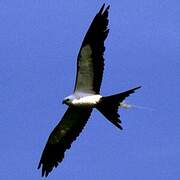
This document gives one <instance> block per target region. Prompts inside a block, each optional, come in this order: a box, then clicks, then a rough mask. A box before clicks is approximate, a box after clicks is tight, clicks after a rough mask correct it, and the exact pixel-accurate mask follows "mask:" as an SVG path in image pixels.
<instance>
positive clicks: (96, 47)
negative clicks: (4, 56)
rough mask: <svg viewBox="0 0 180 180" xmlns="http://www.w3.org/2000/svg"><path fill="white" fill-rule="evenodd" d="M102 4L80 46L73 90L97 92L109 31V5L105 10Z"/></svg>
mask: <svg viewBox="0 0 180 180" xmlns="http://www.w3.org/2000/svg"><path fill="white" fill-rule="evenodd" d="M104 6H105V4H104V5H103V6H102V7H101V9H100V11H99V12H98V13H97V14H96V16H95V17H94V20H93V21H92V23H91V25H90V27H89V30H88V31H87V33H86V35H85V37H84V40H83V43H82V46H81V48H80V51H79V54H78V58H77V74H76V83H75V88H74V92H77V91H78V92H86V93H92V94H99V91H100V86H101V81H102V76H103V69H104V58H103V54H104V51H105V47H104V41H105V39H106V37H107V35H108V32H109V29H107V26H108V10H109V6H108V7H107V8H106V9H105V10H104Z"/></svg>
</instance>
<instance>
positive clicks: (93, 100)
mask: <svg viewBox="0 0 180 180" xmlns="http://www.w3.org/2000/svg"><path fill="white" fill-rule="evenodd" d="M101 97H102V96H101V95H97V94H96V95H89V96H85V97H82V98H80V99H74V100H73V101H72V105H73V106H82V107H95V106H96V105H97V104H98V103H99V101H100V99H101Z"/></svg>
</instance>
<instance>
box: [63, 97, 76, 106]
mask: <svg viewBox="0 0 180 180" xmlns="http://www.w3.org/2000/svg"><path fill="white" fill-rule="evenodd" d="M74 99H75V97H74V96H73V95H70V96H67V97H65V98H64V100H63V102H62V103H63V104H67V105H71V104H72V101H73V100H74Z"/></svg>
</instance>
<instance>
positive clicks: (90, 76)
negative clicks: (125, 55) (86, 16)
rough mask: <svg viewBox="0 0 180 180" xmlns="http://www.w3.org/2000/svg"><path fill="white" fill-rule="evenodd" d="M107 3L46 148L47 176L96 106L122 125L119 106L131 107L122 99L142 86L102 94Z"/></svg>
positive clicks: (93, 26) (82, 52)
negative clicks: (106, 94) (120, 91)
mask: <svg viewBox="0 0 180 180" xmlns="http://www.w3.org/2000/svg"><path fill="white" fill-rule="evenodd" d="M104 7H105V4H104V5H103V6H102V7H101V9H100V11H99V12H98V13H97V14H96V16H95V17H94V20H93V21H92V23H91V25H90V27H89V29H88V31H87V33H86V35H85V37H84V40H83V42H82V46H81V48H80V51H79V54H78V57H77V75H76V82H75V87H74V92H73V93H72V94H71V95H70V96H67V97H66V98H65V99H64V100H63V103H64V104H66V105H68V109H67V111H66V112H65V114H64V116H63V117H62V119H61V121H60V122H59V123H58V124H57V126H56V127H55V128H54V130H53V131H52V132H51V134H50V136H49V138H48V141H47V144H46V146H45V148H44V150H43V153H42V156H41V159H40V162H39V166H38V168H40V167H41V166H42V176H44V175H45V176H48V174H49V173H50V172H51V171H52V169H53V168H54V167H57V166H58V164H59V163H60V162H61V161H62V160H63V158H64V154H65V151H66V150H67V149H69V148H70V147H71V144H72V142H73V141H74V140H75V139H76V138H77V137H78V135H79V134H80V133H81V131H82V130H83V128H84V126H85V125H86V123H87V121H88V119H89V117H90V115H91V112H92V110H93V109H97V110H98V111H100V112H101V113H102V114H103V115H104V116H105V117H106V118H107V120H109V121H110V122H111V123H112V124H114V125H115V126H116V127H117V128H119V129H122V126H121V120H120V115H119V114H118V109H119V107H124V108H128V107H130V106H128V105H127V104H125V103H124V102H123V101H124V99H125V98H126V97H128V96H129V95H130V94H132V93H134V92H135V90H137V89H139V88H140V87H136V88H133V89H130V90H128V91H125V92H122V93H117V94H114V95H111V96H102V95H100V86H101V81H102V76H103V70H104V57H103V54H104V51H105V46H104V41H105V39H106V37H107V35H108V32H109V29H108V11H109V6H108V7H107V8H106V9H104Z"/></svg>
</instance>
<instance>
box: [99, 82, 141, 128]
mask: <svg viewBox="0 0 180 180" xmlns="http://www.w3.org/2000/svg"><path fill="white" fill-rule="evenodd" d="M140 87H141V86H139V87H136V88H133V89H130V90H128V91H125V92H122V93H118V94H114V95H112V96H105V97H102V98H101V99H100V102H99V103H98V105H97V106H96V108H97V109H98V110H99V111H100V112H101V113H102V114H103V115H104V116H105V117H106V118H107V119H108V120H109V121H110V122H111V123H113V124H114V125H115V126H116V127H118V128H119V129H122V126H121V120H120V119H119V117H120V115H119V114H118V108H119V106H120V104H121V103H122V102H123V101H124V100H125V98H126V97H128V96H129V95H130V94H132V93H134V92H135V90H137V89H139V88H140Z"/></svg>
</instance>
